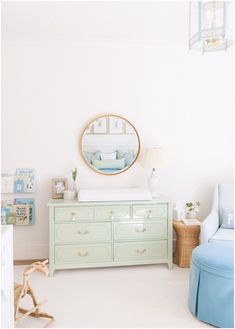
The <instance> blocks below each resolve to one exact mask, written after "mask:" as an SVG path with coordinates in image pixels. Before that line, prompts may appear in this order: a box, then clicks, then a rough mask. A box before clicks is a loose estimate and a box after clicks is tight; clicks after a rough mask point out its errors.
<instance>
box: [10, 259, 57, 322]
mask: <svg viewBox="0 0 235 329" xmlns="http://www.w3.org/2000/svg"><path fill="white" fill-rule="evenodd" d="M47 263H48V259H46V260H45V261H43V262H35V263H32V264H31V265H30V266H29V267H27V268H26V269H25V271H24V274H23V284H19V283H15V284H14V304H15V313H14V317H15V322H18V321H20V320H22V319H23V318H25V317H26V316H32V317H35V318H41V317H42V318H47V319H48V321H47V322H46V324H45V326H44V327H46V326H47V325H49V324H50V323H51V322H52V321H53V320H54V317H53V316H52V315H49V314H48V313H43V312H40V307H41V306H42V304H44V303H45V300H44V301H43V302H41V303H38V302H37V301H36V298H35V295H34V292H33V290H32V288H31V287H30V286H29V275H30V273H32V272H42V273H43V274H45V275H46V276H47V275H48V273H49V270H48V268H47V266H46V264H47ZM26 295H29V296H30V297H31V299H32V302H33V308H31V309H30V310H27V309H25V308H22V307H20V301H21V299H23V298H24V297H25V296H26ZM20 313H21V315H20Z"/></svg>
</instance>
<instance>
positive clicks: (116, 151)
mask: <svg viewBox="0 0 235 329" xmlns="http://www.w3.org/2000/svg"><path fill="white" fill-rule="evenodd" d="M139 148H140V142H139V136H138V133H137V131H136V129H135V128H134V126H133V125H132V124H131V123H130V122H129V121H128V120H126V119H124V118H122V117H120V116H116V115H105V116H101V117H98V118H96V119H95V120H94V121H92V122H90V123H89V124H88V125H87V127H86V128H85V130H84V132H83V135H82V138H81V151H82V155H83V158H84V160H85V162H86V163H87V164H88V165H89V166H90V167H91V168H92V169H94V170H95V171H97V172H100V173H102V174H106V175H114V174H119V173H121V172H123V171H125V170H127V169H128V168H130V167H131V166H132V164H133V163H134V162H135V160H136V159H137V157H138V154H139Z"/></svg>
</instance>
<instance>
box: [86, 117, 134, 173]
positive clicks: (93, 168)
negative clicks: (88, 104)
mask: <svg viewBox="0 0 235 329" xmlns="http://www.w3.org/2000/svg"><path fill="white" fill-rule="evenodd" d="M109 116H113V117H117V118H119V119H122V120H124V121H125V122H127V123H128V124H129V125H130V126H131V127H133V129H134V132H135V134H136V137H137V141H138V150H137V153H136V157H135V159H134V161H133V162H132V163H131V164H130V165H129V166H127V167H125V168H124V169H122V170H120V171H118V172H114V173H104V172H102V171H100V170H98V169H96V168H95V167H94V166H92V165H91V164H90V163H89V162H88V161H87V160H86V159H85V156H84V154H83V148H82V140H83V137H84V134H85V132H86V130H87V128H88V127H89V126H90V125H91V124H92V123H93V122H94V121H96V120H98V119H100V118H103V117H109ZM80 154H81V157H82V159H83V160H84V162H85V163H86V165H88V166H89V167H90V168H91V169H92V170H93V171H95V172H96V173H99V174H101V175H105V176H113V175H118V174H121V173H123V172H125V171H126V170H128V169H130V168H131V167H132V166H133V164H134V163H135V162H136V160H137V159H138V157H139V154H140V137H139V134H138V132H137V129H136V128H135V126H134V125H133V124H132V123H131V122H130V121H129V120H127V119H126V118H124V117H122V116H120V115H117V114H110V113H109V114H103V115H99V116H97V117H94V118H93V119H92V120H91V121H89V122H88V123H87V125H86V126H85V128H84V129H83V130H82V133H81V137H80Z"/></svg>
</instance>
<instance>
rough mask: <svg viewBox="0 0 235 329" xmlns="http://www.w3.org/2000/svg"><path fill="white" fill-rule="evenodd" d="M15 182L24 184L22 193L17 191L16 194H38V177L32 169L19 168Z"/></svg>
mask: <svg viewBox="0 0 235 329" xmlns="http://www.w3.org/2000/svg"><path fill="white" fill-rule="evenodd" d="M15 181H18V182H19V181H21V184H23V188H22V191H19V188H18V189H16V190H17V192H16V193H22V192H23V193H33V192H36V177H35V170H34V169H32V168H17V169H16V176H15Z"/></svg>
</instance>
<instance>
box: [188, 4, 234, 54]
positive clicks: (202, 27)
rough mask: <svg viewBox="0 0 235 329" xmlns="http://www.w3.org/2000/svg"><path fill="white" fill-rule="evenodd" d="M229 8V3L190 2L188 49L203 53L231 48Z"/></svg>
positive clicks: (230, 5) (230, 12) (230, 9)
mask: <svg viewBox="0 0 235 329" xmlns="http://www.w3.org/2000/svg"><path fill="white" fill-rule="evenodd" d="M231 7H232V2H231V1H191V2H190V7H189V10H190V12H189V15H190V16H189V18H190V21H189V49H198V50H200V51H202V53H205V52H210V51H218V50H226V49H227V48H228V47H229V46H231V45H232V29H231V28H230V27H231V15H232V8H231Z"/></svg>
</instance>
